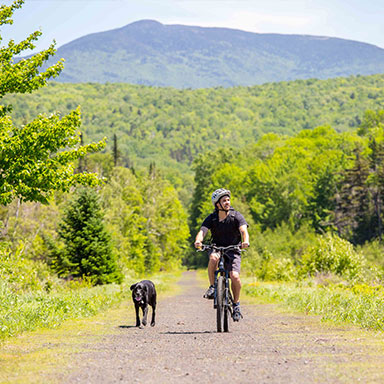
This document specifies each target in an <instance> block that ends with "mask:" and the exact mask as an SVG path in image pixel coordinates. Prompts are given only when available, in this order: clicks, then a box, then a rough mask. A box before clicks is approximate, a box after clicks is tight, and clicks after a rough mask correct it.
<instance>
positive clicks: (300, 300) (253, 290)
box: [244, 282, 384, 330]
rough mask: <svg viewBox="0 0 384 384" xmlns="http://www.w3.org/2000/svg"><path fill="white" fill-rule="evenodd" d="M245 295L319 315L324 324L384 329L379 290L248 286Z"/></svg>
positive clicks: (338, 286)
mask: <svg viewBox="0 0 384 384" xmlns="http://www.w3.org/2000/svg"><path fill="white" fill-rule="evenodd" d="M244 290H245V293H246V294H248V295H250V296H254V297H260V298H264V299H267V300H269V301H274V302H281V303H284V305H287V306H288V307H289V308H291V309H294V310H299V311H303V312H305V313H306V314H316V315H321V316H322V319H324V320H332V321H336V322H348V323H352V324H356V325H359V326H361V327H363V328H370V329H377V330H383V329H384V293H383V289H382V287H378V288H376V287H370V286H367V285H364V284H361V285H358V286H353V287H346V286H343V285H341V284H331V285H327V286H317V285H314V286H311V284H309V285H306V284H303V283H266V282H265V283H261V282H256V283H250V284H248V285H246V286H245V287H244Z"/></svg>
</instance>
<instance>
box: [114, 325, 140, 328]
mask: <svg viewBox="0 0 384 384" xmlns="http://www.w3.org/2000/svg"><path fill="white" fill-rule="evenodd" d="M119 328H139V327H136V325H119Z"/></svg>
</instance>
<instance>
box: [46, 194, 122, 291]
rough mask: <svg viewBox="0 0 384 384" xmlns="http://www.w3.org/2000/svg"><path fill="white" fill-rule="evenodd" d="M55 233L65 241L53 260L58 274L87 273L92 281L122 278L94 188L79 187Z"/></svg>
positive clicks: (96, 282)
mask: <svg viewBox="0 0 384 384" xmlns="http://www.w3.org/2000/svg"><path fill="white" fill-rule="evenodd" d="M58 233H59V237H60V238H61V239H62V240H63V242H64V243H65V248H63V249H62V251H61V252H58V253H57V254H56V255H55V256H54V260H53V266H54V268H55V269H56V271H57V272H58V273H59V275H62V276H68V275H72V276H74V277H84V276H87V277H90V279H91V281H92V282H93V283H94V284H108V283H114V282H115V283H120V282H121V281H122V274H121V272H120V270H119V268H118V266H117V262H116V258H115V255H114V254H113V252H112V243H111V238H110V235H109V233H108V232H107V231H106V229H105V227H104V223H103V213H102V210H101V207H100V203H99V200H98V196H97V194H96V192H95V191H94V190H92V189H89V188H82V189H80V190H79V192H78V195H77V196H76V198H75V200H74V201H73V202H72V203H71V204H70V205H69V206H68V207H67V210H66V212H65V215H64V218H63V220H62V222H61V223H60V224H59V230H58Z"/></svg>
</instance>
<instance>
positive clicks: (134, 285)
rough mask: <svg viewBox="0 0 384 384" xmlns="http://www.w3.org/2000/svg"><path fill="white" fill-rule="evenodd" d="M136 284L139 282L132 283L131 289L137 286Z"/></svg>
mask: <svg viewBox="0 0 384 384" xmlns="http://www.w3.org/2000/svg"><path fill="white" fill-rule="evenodd" d="M136 285H137V283H136V284H132V285H131V291H132V290H133V289H135V288H136Z"/></svg>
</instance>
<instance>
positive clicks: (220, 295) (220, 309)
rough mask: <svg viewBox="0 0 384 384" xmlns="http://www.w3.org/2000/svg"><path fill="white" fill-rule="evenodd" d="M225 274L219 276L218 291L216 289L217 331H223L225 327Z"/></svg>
mask: <svg viewBox="0 0 384 384" xmlns="http://www.w3.org/2000/svg"><path fill="white" fill-rule="evenodd" d="M224 290H225V285H224V276H219V278H218V279H217V291H216V300H217V307H216V323H217V332H223V329H224V304H225V303H224Z"/></svg>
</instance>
